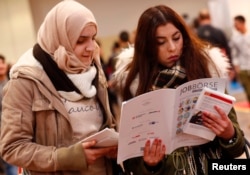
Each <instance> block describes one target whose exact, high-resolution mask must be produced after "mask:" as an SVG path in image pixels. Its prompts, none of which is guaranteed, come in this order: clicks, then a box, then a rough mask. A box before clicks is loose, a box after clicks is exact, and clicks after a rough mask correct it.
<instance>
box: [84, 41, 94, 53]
mask: <svg viewBox="0 0 250 175" xmlns="http://www.w3.org/2000/svg"><path fill="white" fill-rule="evenodd" d="M86 50H87V51H94V50H95V40H90V41H89V42H88V45H87V47H86Z"/></svg>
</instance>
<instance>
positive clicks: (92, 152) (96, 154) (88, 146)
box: [82, 141, 117, 165]
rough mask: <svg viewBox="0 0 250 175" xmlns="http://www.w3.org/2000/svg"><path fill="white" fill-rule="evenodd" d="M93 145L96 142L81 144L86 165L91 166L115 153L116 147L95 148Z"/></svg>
mask: <svg viewBox="0 0 250 175" xmlns="http://www.w3.org/2000/svg"><path fill="white" fill-rule="evenodd" d="M95 144H96V141H90V142H83V143H82V147H83V148H84V152H85V155H86V160H87V163H88V165H91V164H93V163H94V162H95V161H96V160H97V159H98V158H101V157H104V156H108V155H110V154H111V153H112V154H113V153H114V152H117V146H111V147H103V148H99V147H98V148H96V147H94V146H95Z"/></svg>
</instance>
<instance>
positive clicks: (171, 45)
mask: <svg viewBox="0 0 250 175" xmlns="http://www.w3.org/2000/svg"><path fill="white" fill-rule="evenodd" d="M175 48H176V46H175V43H174V42H172V41H171V42H169V44H168V50H169V51H174V50H175Z"/></svg>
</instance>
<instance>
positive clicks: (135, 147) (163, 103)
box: [117, 89, 175, 164]
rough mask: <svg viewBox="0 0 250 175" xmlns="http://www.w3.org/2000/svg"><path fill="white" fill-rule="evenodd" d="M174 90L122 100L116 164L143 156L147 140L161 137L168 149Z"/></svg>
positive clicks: (169, 147) (157, 91)
mask: <svg viewBox="0 0 250 175" xmlns="http://www.w3.org/2000/svg"><path fill="white" fill-rule="evenodd" d="M174 100H175V89H160V90H156V91H152V92H149V93H146V94H143V95H140V96H138V97H135V98H133V99H131V100H129V101H127V102H123V104H122V108H121V119H120V129H119V141H118V156H117V163H118V164H119V163H121V162H123V161H124V160H126V159H129V158H132V157H138V156H142V155H143V149H144V145H145V143H146V140H147V139H152V140H153V139H154V138H161V139H162V142H163V143H164V144H165V145H167V149H168V150H169V149H171V143H172V141H171V136H170V134H171V130H172V127H173V126H172V116H173V109H174Z"/></svg>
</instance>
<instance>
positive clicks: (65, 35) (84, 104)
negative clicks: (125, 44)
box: [0, 0, 117, 175]
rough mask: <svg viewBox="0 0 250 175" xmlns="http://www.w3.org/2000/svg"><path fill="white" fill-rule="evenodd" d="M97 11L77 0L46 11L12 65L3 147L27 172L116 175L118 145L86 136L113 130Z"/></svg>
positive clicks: (5, 98) (5, 102)
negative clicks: (34, 37) (105, 144)
mask: <svg viewBox="0 0 250 175" xmlns="http://www.w3.org/2000/svg"><path fill="white" fill-rule="evenodd" d="M96 34H97V23H96V20H95V17H94V16H93V14H92V12H91V11H90V10H89V9H87V8H86V7H84V6H83V5H81V4H80V3H78V2H76V1H72V0H68V1H62V2H60V3H58V4H57V5H56V6H54V7H53V8H52V9H51V10H50V11H49V13H48V14H47V15H46V17H45V19H44V21H43V23H42V25H41V26H40V28H39V31H38V36H37V43H36V44H35V46H34V47H33V48H31V49H29V50H28V51H27V52H26V53H24V54H23V55H22V56H21V57H20V58H19V60H18V61H17V63H16V64H15V65H13V67H12V69H11V70H10V81H9V82H8V84H7V85H6V86H5V88H4V92H3V95H4V96H3V114H2V119H1V138H0V140H1V148H0V149H1V153H2V157H3V159H4V160H5V161H7V162H9V163H11V164H13V165H16V166H19V167H22V168H23V170H24V173H25V174H26V173H27V174H84V175H110V174H112V167H111V159H112V158H116V154H117V147H116V146H112V147H104V148H95V147H94V146H95V144H96V141H90V142H84V143H82V142H81V140H82V139H84V138H86V137H87V136H89V135H92V134H94V133H96V132H98V131H100V130H102V129H104V128H106V127H109V128H114V127H115V121H114V119H113V116H112V114H111V112H110V108H109V102H108V96H107V82H106V79H105V75H104V73H103V70H102V67H101V63H100V59H99V47H98V45H97V44H96V42H95V37H96Z"/></svg>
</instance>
